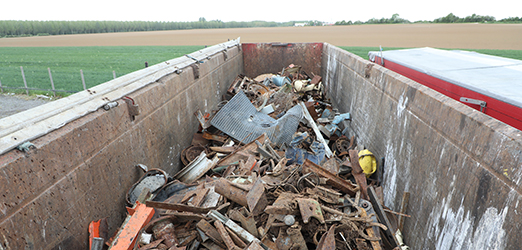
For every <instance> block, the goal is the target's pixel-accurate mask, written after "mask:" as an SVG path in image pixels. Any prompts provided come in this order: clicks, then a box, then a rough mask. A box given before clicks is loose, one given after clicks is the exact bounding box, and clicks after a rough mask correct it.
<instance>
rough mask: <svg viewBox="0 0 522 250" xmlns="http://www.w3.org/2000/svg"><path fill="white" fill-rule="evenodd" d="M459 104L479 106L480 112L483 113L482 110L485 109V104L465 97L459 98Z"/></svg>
mask: <svg viewBox="0 0 522 250" xmlns="http://www.w3.org/2000/svg"><path fill="white" fill-rule="evenodd" d="M460 101H461V102H464V103H469V104H475V105H479V106H480V112H484V109H485V108H486V102H485V101H481V100H475V99H471V98H467V97H461V98H460Z"/></svg>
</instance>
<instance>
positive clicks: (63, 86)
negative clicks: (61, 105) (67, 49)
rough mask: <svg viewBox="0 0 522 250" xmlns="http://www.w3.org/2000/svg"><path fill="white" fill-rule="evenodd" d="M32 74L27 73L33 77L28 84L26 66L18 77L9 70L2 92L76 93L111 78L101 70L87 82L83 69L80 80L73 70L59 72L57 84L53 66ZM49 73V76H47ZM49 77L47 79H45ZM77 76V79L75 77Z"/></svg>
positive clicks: (1, 83)
mask: <svg viewBox="0 0 522 250" xmlns="http://www.w3.org/2000/svg"><path fill="white" fill-rule="evenodd" d="M1 73H6V72H1ZM31 73H32V74H30V75H27V76H29V77H30V78H31V80H32V81H31V83H32V84H28V78H27V77H26V73H25V72H24V67H23V66H20V77H16V76H13V75H16V74H14V72H8V74H6V75H9V77H6V78H7V79H8V82H5V79H4V82H2V80H1V79H0V92H2V93H3V92H5V91H7V90H10V89H11V90H21V91H22V92H25V93H26V94H27V95H29V91H42V92H52V93H53V96H56V93H67V94H71V93H76V92H79V91H82V90H86V89H87V88H88V86H90V87H92V86H95V85H98V84H100V83H103V82H106V81H109V80H111V78H110V77H109V76H108V74H105V75H104V76H101V77H100V76H99V72H93V73H91V75H90V79H91V81H90V82H89V83H86V77H85V74H84V72H83V70H82V69H80V71H79V76H80V77H79V78H80V79H81V81H78V78H76V77H77V76H78V75H76V76H71V72H59V75H60V81H59V82H60V84H59V85H60V86H58V87H57V86H55V79H53V72H52V71H51V68H47V72H45V73H44V72H42V71H41V70H40V71H38V72H34V71H32V72H31ZM46 75H47V76H46ZM20 78H21V80H22V82H23V86H22V84H21V82H20ZM45 78H47V79H45ZM75 78H76V79H75ZM112 79H116V71H114V70H113V71H112Z"/></svg>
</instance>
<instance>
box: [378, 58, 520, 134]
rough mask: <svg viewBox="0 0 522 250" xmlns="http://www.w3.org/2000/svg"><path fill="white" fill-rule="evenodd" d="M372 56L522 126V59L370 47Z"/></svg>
mask: <svg viewBox="0 0 522 250" xmlns="http://www.w3.org/2000/svg"><path fill="white" fill-rule="evenodd" d="M368 56H369V57H370V60H371V61H373V62H375V63H377V64H380V65H383V66H384V67H386V68H388V69H390V70H393V71H395V72H397V73H399V74H401V75H403V76H406V77H408V78H410V79H412V80H414V81H416V82H419V83H421V84H423V85H425V86H427V87H430V88H432V89H434V90H436V91H438V92H440V93H442V94H444V95H446V96H448V97H451V98H453V99H455V100H457V101H460V102H462V103H464V104H466V105H468V106H470V107H472V108H475V109H477V110H480V111H482V112H484V113H485V114H487V115H489V116H491V117H494V118H496V119H498V120H500V121H502V122H504V123H506V124H509V125H511V126H513V127H515V128H517V129H519V130H522V61H521V60H515V59H509V58H504V57H498V56H490V55H485V54H480V53H476V52H469V51H460V50H451V51H448V50H440V49H434V48H415V49H404V50H390V51H371V52H369V53H368Z"/></svg>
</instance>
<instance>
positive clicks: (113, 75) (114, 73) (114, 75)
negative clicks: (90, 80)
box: [112, 70, 116, 79]
mask: <svg viewBox="0 0 522 250" xmlns="http://www.w3.org/2000/svg"><path fill="white" fill-rule="evenodd" d="M112 77H113V78H114V79H116V71H114V70H113V71H112Z"/></svg>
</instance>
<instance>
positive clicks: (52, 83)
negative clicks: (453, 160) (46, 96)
mask: <svg viewBox="0 0 522 250" xmlns="http://www.w3.org/2000/svg"><path fill="white" fill-rule="evenodd" d="M47 71H49V79H51V87H52V88H53V96H55V97H56V91H54V81H53V75H52V74H51V68H47Z"/></svg>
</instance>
